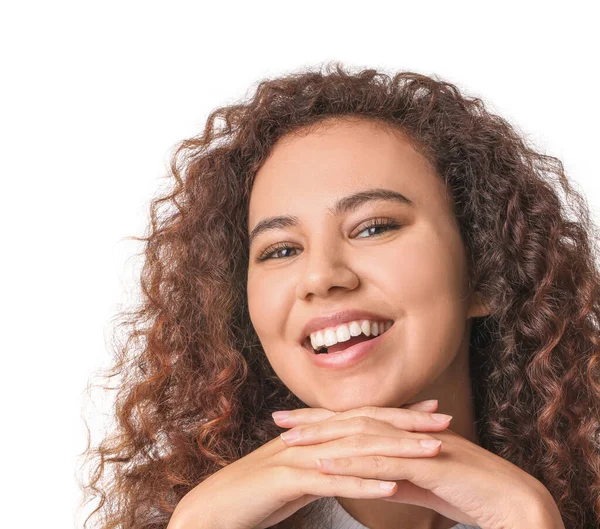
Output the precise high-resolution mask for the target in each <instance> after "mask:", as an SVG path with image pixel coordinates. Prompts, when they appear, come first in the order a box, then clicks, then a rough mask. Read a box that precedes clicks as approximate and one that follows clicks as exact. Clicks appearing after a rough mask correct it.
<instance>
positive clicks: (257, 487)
mask: <svg viewBox="0 0 600 529" xmlns="http://www.w3.org/2000/svg"><path fill="white" fill-rule="evenodd" d="M401 409H406V410H409V411H410V412H409V413H407V414H406V424H404V425H402V426H401V429H404V434H403V437H402V438H399V443H402V444H403V445H404V447H405V448H406V452H405V453H406V456H405V457H432V456H435V455H437V454H438V453H439V449H435V450H425V449H423V448H422V447H421V446H420V445H419V443H418V441H419V440H420V439H434V440H435V439H436V438H435V437H433V436H431V435H427V434H426V433H423V430H425V431H430V432H436V431H442V430H444V429H445V428H447V427H448V424H449V423H445V424H443V423H439V422H436V421H435V420H433V419H432V418H431V413H432V412H435V410H436V409H437V402H435V403H433V405H431V404H430V405H429V406H428V405H425V404H423V403H422V402H417V403H414V404H407V405H405V406H402V408H401ZM311 411H312V410H311ZM329 413H331V412H329ZM341 441H343V440H342V439H336V440H334V441H329V442H327V443H320V444H314V445H305V446H288V445H286V444H285V443H284V441H283V439H281V437H280V436H278V437H276V438H275V439H272V440H271V441H269V442H267V443H265V444H264V445H263V446H261V447H259V448H257V449H256V450H254V451H253V452H251V453H249V454H248V455H246V456H244V457H242V458H240V459H238V460H236V461H234V462H233V463H231V464H229V465H227V466H225V467H223V468H222V469H221V470H219V471H217V472H215V473H214V474H212V475H211V476H209V477H208V478H206V479H205V480H204V481H203V482H202V483H200V484H199V485H197V486H196V487H194V488H193V489H192V490H190V491H189V492H188V493H187V494H186V495H185V496H184V497H183V498H182V499H181V501H180V502H179V503H178V504H177V507H176V508H175V511H174V512H173V515H172V516H171V520H170V521H169V525H168V526H167V529H204V528H208V527H210V528H211V529H216V528H218V529H265V528H267V527H272V526H273V525H275V524H276V523H278V522H280V521H281V520H285V519H286V518H288V517H289V516H291V515H292V514H294V513H295V512H296V511H298V510H299V509H301V508H302V507H304V506H305V505H308V504H309V503H311V502H313V501H315V500H317V499H319V498H323V497H327V496H339V497H345V498H381V497H386V496H392V495H393V494H394V493H395V492H396V488H395V487H394V488H392V489H391V490H389V491H385V490H383V489H381V488H380V486H379V484H380V481H379V480H376V479H362V478H359V477H354V476H342V475H329V474H323V473H322V472H320V471H319V469H318V467H317V465H316V460H317V459H318V458H327V457H340V456H339V455H337V454H339V453H340V444H339V443H340V442H341ZM403 457H404V456H403Z"/></svg>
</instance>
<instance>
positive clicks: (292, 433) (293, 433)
mask: <svg viewBox="0 0 600 529" xmlns="http://www.w3.org/2000/svg"><path fill="white" fill-rule="evenodd" d="M301 435H302V432H301V431H300V430H288V431H287V432H283V433H282V434H281V438H282V439H283V440H284V441H295V440H296V439H298V438H299V437H300V436H301Z"/></svg>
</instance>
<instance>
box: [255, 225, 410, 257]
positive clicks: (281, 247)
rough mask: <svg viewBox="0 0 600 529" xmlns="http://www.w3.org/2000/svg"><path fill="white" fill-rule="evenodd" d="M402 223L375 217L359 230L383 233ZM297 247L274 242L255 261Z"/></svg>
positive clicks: (399, 226)
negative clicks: (377, 230) (375, 230)
mask: <svg viewBox="0 0 600 529" xmlns="http://www.w3.org/2000/svg"><path fill="white" fill-rule="evenodd" d="M401 227H402V224H400V223H398V222H396V221H392V220H387V219H382V218H376V219H373V220H370V221H367V224H365V225H364V226H361V228H362V229H361V231H360V232H359V234H360V233H363V232H364V231H367V230H374V229H377V228H386V229H385V230H384V231H383V232H379V233H375V234H374V235H381V233H385V232H386V231H391V230H397V229H398V228H401ZM356 238H358V239H370V238H371V236H370V235H369V236H367V237H358V235H357V237H356ZM297 249H298V248H295V247H294V246H289V245H288V244H286V243H278V244H275V245H273V246H269V248H267V249H266V250H265V251H264V252H263V253H262V254H260V256H259V257H257V259H256V260H257V261H259V262H262V261H268V260H270V259H282V258H283V257H276V258H275V257H271V256H272V255H275V254H276V253H278V252H280V251H283V250H297ZM284 257H290V256H289V255H288V256H284Z"/></svg>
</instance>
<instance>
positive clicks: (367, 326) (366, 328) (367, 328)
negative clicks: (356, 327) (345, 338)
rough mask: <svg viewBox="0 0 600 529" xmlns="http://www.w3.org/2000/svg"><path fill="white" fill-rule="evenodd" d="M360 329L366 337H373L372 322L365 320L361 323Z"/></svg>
mask: <svg viewBox="0 0 600 529" xmlns="http://www.w3.org/2000/svg"><path fill="white" fill-rule="evenodd" d="M360 328H361V329H362V332H364V333H365V335H366V336H371V322H370V321H369V320H365V321H363V322H362V323H361V325H360Z"/></svg>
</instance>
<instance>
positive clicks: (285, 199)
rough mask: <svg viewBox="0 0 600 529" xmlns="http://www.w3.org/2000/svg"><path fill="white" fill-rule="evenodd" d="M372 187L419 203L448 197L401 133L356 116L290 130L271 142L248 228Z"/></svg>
mask: <svg viewBox="0 0 600 529" xmlns="http://www.w3.org/2000/svg"><path fill="white" fill-rule="evenodd" d="M374 187H380V188H387V189H392V190H396V191H398V192H400V193H402V194H404V195H406V196H408V197H409V198H410V199H411V200H412V201H413V202H414V203H415V204H416V206H417V207H419V206H426V204H427V203H429V202H433V203H435V202H436V201H440V200H441V201H442V202H444V201H445V200H446V196H445V189H444V186H443V184H442V182H441V180H440V179H439V177H438V176H437V175H436V174H435V171H434V169H433V168H432V167H431V166H430V165H429V163H428V162H427V161H426V160H425V158H424V157H423V156H422V155H421V154H419V153H418V152H417V151H416V150H415V149H414V148H413V146H412V145H411V143H410V142H409V141H408V139H407V138H406V137H405V136H404V135H403V134H402V133H401V132H400V131H392V130H391V129H388V128H386V127H383V126H381V125H380V124H379V123H372V122H369V121H366V120H359V121H349V122H346V121H344V122H330V123H327V124H323V125H322V126H320V127H319V128H318V129H316V130H314V131H311V132H308V133H302V134H299V135H297V134H290V135H288V136H286V137H284V138H282V139H280V140H279V141H278V142H277V143H276V144H275V146H274V147H273V149H272V151H271V153H270V155H269V157H268V158H267V160H266V161H265V163H264V164H263V165H262V167H261V168H260V169H259V170H258V172H257V174H256V176H255V180H254V184H253V187H252V192H251V196H250V204H249V219H248V221H249V222H248V226H249V228H250V229H251V228H252V226H253V225H254V224H256V222H258V221H259V220H260V219H261V218H262V217H265V216H269V215H276V214H281V213H286V212H292V211H294V212H295V213H301V210H302V209H303V205H310V208H311V210H314V207H315V204H324V205H327V204H331V203H333V201H334V200H335V199H336V198H339V197H341V196H344V195H347V194H350V193H352V192H356V191H357V190H362V189H370V188H374ZM298 210H300V211H298Z"/></svg>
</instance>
